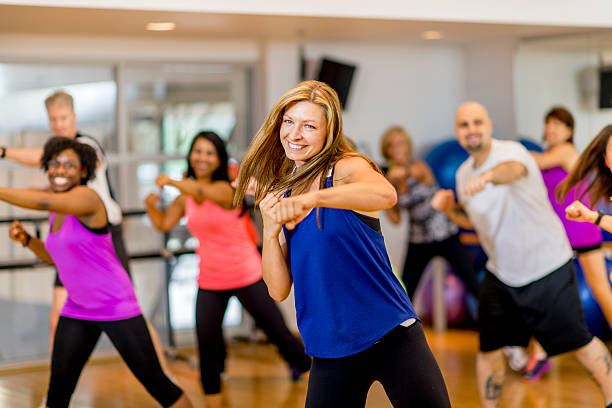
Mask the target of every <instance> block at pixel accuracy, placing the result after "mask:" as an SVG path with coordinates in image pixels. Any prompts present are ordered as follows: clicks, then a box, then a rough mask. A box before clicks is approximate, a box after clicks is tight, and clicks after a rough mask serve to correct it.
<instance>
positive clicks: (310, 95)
mask: <svg viewBox="0 0 612 408" xmlns="http://www.w3.org/2000/svg"><path fill="white" fill-rule="evenodd" d="M301 101H308V102H312V103H314V104H316V105H319V106H320V107H321V108H322V109H323V113H324V114H325V119H326V122H327V125H326V129H325V134H326V137H325V143H324V145H323V148H322V149H321V151H320V152H319V153H317V154H316V155H315V156H313V157H312V158H310V159H309V160H308V161H307V162H305V163H304V164H303V165H302V166H300V167H299V168H297V169H295V170H294V163H293V161H292V160H289V159H287V157H286V156H285V150H284V149H283V146H282V144H281V142H280V136H279V131H280V127H281V124H282V120H283V115H284V114H285V111H286V110H287V107H289V106H290V105H292V104H294V103H296V102H301ZM341 112H342V111H341V108H340V102H339V100H338V95H337V94H336V91H334V90H333V89H332V88H331V87H330V86H329V85H327V84H325V83H323V82H319V81H304V82H300V83H299V84H297V85H296V86H294V87H293V88H291V89H289V90H288V91H287V92H285V94H284V95H283V96H281V97H280V98H279V99H278V101H276V103H275V104H274V106H273V107H272V109H271V110H270V112H269V113H268V115H267V116H266V119H265V120H264V123H263V125H262V126H261V128H260V129H259V131H258V132H257V134H256V135H255V137H254V138H253V140H252V141H251V144H250V145H249V148H248V150H247V152H246V153H245V155H244V158H243V160H242V163H241V165H240V172H239V174H238V186H237V188H236V194H235V196H234V203H240V202H242V199H243V198H244V195H245V193H246V189H247V186H248V184H249V181H250V180H251V179H255V181H256V182H257V185H256V189H255V202H256V203H259V201H261V200H262V199H263V198H264V197H265V196H266V194H268V193H270V192H277V191H286V190H288V189H291V190H292V191H294V193H298V194H299V193H301V192H304V191H306V190H307V189H308V188H309V187H310V186H311V185H312V183H314V181H315V180H316V179H317V177H319V175H321V174H327V172H328V171H329V169H330V168H332V167H333V165H334V164H335V163H336V162H337V161H338V160H340V159H341V158H342V157H345V156H348V155H351V156H361V157H364V158H365V159H366V160H367V161H368V162H369V163H370V164H371V165H372V166H373V167H374V168H375V169H376V170H378V167H377V166H376V164H374V162H372V160H370V159H368V158H366V157H365V156H362V155H360V154H359V153H357V152H355V151H354V150H353V149H352V148H351V147H350V146H349V144H348V143H347V141H346V138H345V137H344V134H343V132H342V113H341ZM324 184H325V177H321V183H320V187H321V188H322V187H323V186H324Z"/></svg>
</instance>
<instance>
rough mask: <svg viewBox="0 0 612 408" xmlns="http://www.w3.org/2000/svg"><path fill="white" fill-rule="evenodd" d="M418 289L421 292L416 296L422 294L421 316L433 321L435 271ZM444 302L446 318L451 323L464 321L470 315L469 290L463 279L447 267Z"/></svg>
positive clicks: (428, 275)
mask: <svg viewBox="0 0 612 408" xmlns="http://www.w3.org/2000/svg"><path fill="white" fill-rule="evenodd" d="M425 279H426V280H425V282H423V283H422V284H421V285H420V286H419V289H418V291H419V292H421V293H420V294H418V295H415V297H418V296H421V299H422V306H423V310H422V314H421V316H420V317H421V318H422V319H424V320H425V321H428V322H431V321H432V320H433V303H434V302H433V273H429V274H427V275H425ZM444 304H445V305H446V320H447V322H448V324H449V325H457V324H460V323H463V322H464V321H465V320H466V318H467V316H468V309H467V290H466V289H465V285H464V284H463V282H461V279H459V278H458V277H457V275H455V273H454V272H453V271H452V269H450V268H449V269H447V271H446V277H445V278H444Z"/></svg>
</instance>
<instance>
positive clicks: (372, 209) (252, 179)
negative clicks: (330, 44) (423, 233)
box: [234, 81, 450, 408]
mask: <svg viewBox="0 0 612 408" xmlns="http://www.w3.org/2000/svg"><path fill="white" fill-rule="evenodd" d="M247 193H254V194H255V198H256V201H257V202H258V203H259V208H260V210H261V212H262V216H263V221H264V229H263V256H262V257H263V259H262V261H263V265H262V267H263V278H264V280H265V282H266V284H267V286H268V291H269V292H270V295H271V296H272V298H274V299H275V300H277V301H282V300H283V299H285V298H286V297H287V296H288V295H289V293H290V291H291V288H292V286H293V288H294V293H295V304H296V312H297V320H298V328H299V329H300V333H301V335H302V338H303V340H304V344H305V346H306V353H307V354H309V355H311V356H312V357H313V365H312V369H311V372H310V379H309V384H308V393H307V396H306V406H307V407H309V408H314V407H332V406H342V407H363V406H365V402H366V396H367V393H368V390H369V388H370V386H371V385H372V383H373V382H374V381H380V382H381V383H382V384H383V387H384V388H385V391H386V392H387V395H388V397H389V400H390V401H391V403H392V404H393V406H395V407H409V406H410V407H421V406H423V407H424V406H426V407H432V408H434V407H449V406H450V402H449V398H448V392H447V390H446V385H445V384H444V380H443V378H442V374H441V372H440V369H439V368H438V365H437V363H436V360H435V359H434V357H433V355H432V353H431V351H430V349H429V346H428V345H427V342H426V341H425V336H424V334H423V330H422V327H421V324H420V322H419V321H418V318H417V316H416V314H415V312H414V309H413V307H412V304H411V303H410V300H409V299H408V296H407V294H406V292H405V291H404V290H403V288H402V287H401V284H400V283H399V281H398V279H397V278H396V277H395V276H394V275H393V272H392V270H391V265H390V262H389V258H388V256H387V253H386V250H385V245H384V240H383V237H382V235H381V233H380V223H379V220H378V211H379V210H384V209H388V208H391V207H392V206H393V205H395V203H396V201H397V196H396V193H395V189H394V188H393V186H392V185H391V184H390V183H389V182H388V181H387V180H386V179H385V177H384V176H383V175H382V174H381V173H380V171H379V170H378V167H377V166H376V165H375V164H374V163H373V162H372V161H371V160H370V159H368V158H366V157H365V156H363V155H360V154H358V153H356V152H355V151H353V150H352V149H351V148H350V147H349V145H348V144H347V142H346V138H345V137H344V135H343V132H342V116H341V108H340V103H339V101H338V96H337V95H336V92H335V91H334V90H333V89H331V88H330V87H329V86H328V85H326V84H324V83H321V82H318V81H306V82H302V83H300V84H298V85H296V86H295V87H293V88H292V89H290V90H289V91H287V92H286V93H285V94H284V95H283V96H281V98H280V99H279V100H278V101H277V102H276V104H275V105H274V107H273V108H272V110H271V111H270V112H269V113H268V115H267V117H266V119H265V121H264V124H263V125H262V127H261V128H260V130H259V132H258V133H257V135H256V136H255V138H254V139H253V141H252V143H251V145H250V146H249V149H248V151H247V153H246V154H245V157H244V160H243V163H242V166H241V169H240V174H239V181H238V183H237V191H236V195H235V197H234V200H235V203H239V202H241V200H242V198H243V197H244V195H245V194H247Z"/></svg>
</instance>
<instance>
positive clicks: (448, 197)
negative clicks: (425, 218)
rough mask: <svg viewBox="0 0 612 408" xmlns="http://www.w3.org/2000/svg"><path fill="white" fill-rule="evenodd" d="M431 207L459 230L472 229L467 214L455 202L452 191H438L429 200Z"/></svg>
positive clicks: (472, 226)
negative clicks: (444, 215)
mask: <svg viewBox="0 0 612 408" xmlns="http://www.w3.org/2000/svg"><path fill="white" fill-rule="evenodd" d="M431 206H432V207H433V208H434V209H435V210H438V211H442V212H443V213H445V214H446V216H447V217H448V218H449V219H450V220H451V221H452V222H454V223H455V224H457V225H459V226H460V227H461V228H465V229H474V225H473V224H472V222H471V221H470V218H469V217H468V215H467V213H466V212H465V210H464V209H463V207H462V206H461V204H459V203H457V202H456V201H455V193H454V192H453V191H452V190H438V191H437V192H436V194H434V196H433V197H432V199H431Z"/></svg>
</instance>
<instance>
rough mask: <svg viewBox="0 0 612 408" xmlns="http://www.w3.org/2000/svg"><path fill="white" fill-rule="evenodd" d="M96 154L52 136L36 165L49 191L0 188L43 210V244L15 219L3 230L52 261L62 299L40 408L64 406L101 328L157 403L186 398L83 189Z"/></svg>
mask: <svg viewBox="0 0 612 408" xmlns="http://www.w3.org/2000/svg"><path fill="white" fill-rule="evenodd" d="M96 163H97V156H96V152H95V151H94V150H93V149H92V148H91V147H90V146H87V145H85V144H82V143H79V142H77V141H75V140H73V139H69V138H64V137H54V138H52V139H50V140H49V141H48V142H47V143H46V144H45V147H44V152H43V156H42V158H41V167H42V168H43V169H44V170H45V171H47V173H48V176H49V184H50V186H51V190H52V192H41V191H32V190H20V189H12V188H0V200H2V201H5V202H7V203H10V204H13V205H17V206H20V207H23V208H30V209H35V210H48V211H50V213H51V214H50V217H49V221H50V225H49V235H48V237H47V240H46V241H45V242H43V241H41V240H39V239H38V238H35V237H32V236H31V235H29V234H28V233H27V232H26V231H25V229H24V228H23V226H22V225H21V224H20V223H19V222H18V221H15V222H13V223H12V224H11V226H10V228H9V236H10V237H11V239H12V240H13V241H15V242H18V243H21V244H22V245H23V246H24V247H27V248H29V249H30V250H31V251H32V252H34V253H35V254H36V255H37V256H38V257H40V258H41V259H42V260H43V261H45V262H47V263H49V264H51V265H56V267H57V270H58V273H59V275H60V279H61V280H62V282H63V283H64V286H65V288H66V290H67V292H68V299H67V301H66V303H65V304H64V306H63V308H62V311H61V312H60V319H59V322H58V325H57V329H56V331H55V337H54V346H53V352H52V356H51V378H50V380H49V389H48V391H47V399H46V403H45V406H47V407H51V408H55V407H68V405H69V403H70V399H71V397H72V393H73V392H74V389H75V387H76V385H77V381H78V379H79V376H80V374H81V371H82V370H83V367H84V365H85V363H86V362H87V360H88V359H89V356H90V355H91V353H92V352H93V349H94V347H95V345H96V343H97V342H98V339H99V338H100V335H101V334H102V332H104V333H106V334H107V335H108V337H109V338H110V340H111V342H112V343H113V345H114V346H115V348H116V349H117V351H119V354H120V355H121V357H122V358H123V360H124V361H125V362H126V364H127V365H128V367H129V368H130V370H131V371H132V373H134V375H135V376H136V377H137V378H138V380H139V381H140V382H141V383H142V384H143V385H144V386H145V388H146V389H147V391H148V392H149V393H150V394H151V395H152V396H153V397H154V398H155V399H156V400H157V401H158V402H159V404H160V405H162V406H164V407H170V406H172V407H191V403H190V402H189V401H188V399H187V397H186V396H185V395H184V394H183V392H182V390H181V389H180V388H179V387H178V386H176V384H174V383H173V382H172V381H171V380H170V379H169V378H168V377H167V376H166V375H165V374H164V372H163V370H162V368H161V366H160V363H159V360H158V358H157V355H156V353H155V349H154V347H153V343H152V341H151V337H150V335H149V331H148V329H147V326H146V322H145V320H144V318H143V316H142V312H141V311H140V306H139V305H138V301H137V300H136V294H135V293H134V288H133V287H132V284H131V281H130V279H129V277H128V275H127V273H126V272H125V269H123V267H122V266H121V263H120V261H119V259H118V258H117V255H116V253H115V251H114V248H113V243H112V239H111V235H110V230H109V227H108V219H107V215H106V209H105V207H104V204H103V202H102V200H101V199H100V197H99V196H98V194H97V193H96V192H95V191H94V190H92V189H91V188H89V187H87V186H86V184H87V181H88V180H89V179H91V178H92V177H93V176H94V175H95V169H96Z"/></svg>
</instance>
